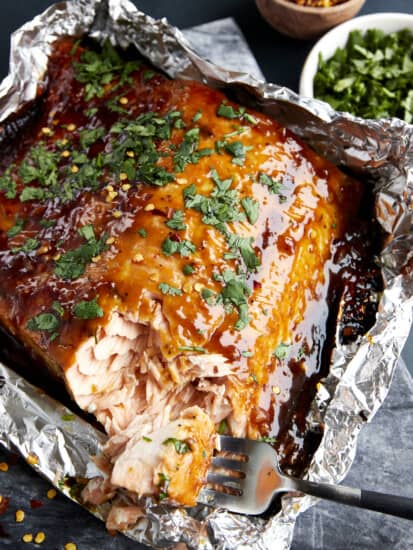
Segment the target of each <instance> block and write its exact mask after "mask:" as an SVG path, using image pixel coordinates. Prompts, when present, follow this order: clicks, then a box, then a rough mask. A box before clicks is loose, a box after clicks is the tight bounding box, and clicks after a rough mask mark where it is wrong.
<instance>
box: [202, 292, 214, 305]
mask: <svg viewBox="0 0 413 550" xmlns="http://www.w3.org/2000/svg"><path fill="white" fill-rule="evenodd" d="M201 296H202V298H203V299H204V300H205V301H206V303H207V304H210V305H212V303H213V297H214V296H215V293H214V292H212V290H210V289H209V288H203V289H202V290H201Z"/></svg>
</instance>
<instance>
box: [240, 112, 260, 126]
mask: <svg viewBox="0 0 413 550" xmlns="http://www.w3.org/2000/svg"><path fill="white" fill-rule="evenodd" d="M243 118H244V120H246V121H247V122H249V123H250V124H254V125H255V124H258V120H257V119H256V118H255V116H252V115H250V114H249V113H244V115H243Z"/></svg>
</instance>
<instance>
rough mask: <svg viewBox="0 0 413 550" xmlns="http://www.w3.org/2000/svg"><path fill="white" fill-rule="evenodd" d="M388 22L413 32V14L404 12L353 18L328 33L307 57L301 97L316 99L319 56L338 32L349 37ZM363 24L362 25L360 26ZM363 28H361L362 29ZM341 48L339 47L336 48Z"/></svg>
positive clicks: (302, 74) (303, 72) (381, 13)
mask: <svg viewBox="0 0 413 550" xmlns="http://www.w3.org/2000/svg"><path fill="white" fill-rule="evenodd" d="M383 20H385V21H386V22H400V25H401V26H400V29H402V28H403V24H406V26H408V27H409V28H411V30H412V31H413V14H410V13H404V12H378V13H370V14H367V15H360V16H359V17H353V18H352V19H349V20H348V21H345V22H344V23H341V24H340V25H337V27H334V28H333V29H331V30H330V31H328V32H327V33H326V34H324V35H323V36H322V37H321V38H320V39H319V40H317V42H316V43H315V44H314V46H313V47H312V48H311V50H310V52H309V54H308V55H307V57H306V59H305V61H304V64H303V68H302V69H301V74H300V81H299V86H298V90H299V91H298V93H299V94H300V95H301V96H305V97H310V98H314V88H313V83H314V76H315V73H316V72H317V67H318V55H319V53H320V52H322V51H323V46H324V45H325V44H328V43H329V42H330V41H331V39H332V38H334V37H333V35H334V34H335V33H337V31H344V32H345V31H347V35H348V34H349V33H350V31H353V30H357V29H359V30H361V31H366V30H367V29H368V28H373V24H374V23H375V22H378V21H383ZM366 22H369V23H371V25H370V24H369V25H368V27H367V26H363V23H366ZM360 24H361V25H360ZM360 26H361V28H360ZM390 32H396V31H389V33H390ZM338 47H339V46H338V45H337V46H336V48H338ZM314 59H315V60H316V69H315V71H314V70H313V68H314Z"/></svg>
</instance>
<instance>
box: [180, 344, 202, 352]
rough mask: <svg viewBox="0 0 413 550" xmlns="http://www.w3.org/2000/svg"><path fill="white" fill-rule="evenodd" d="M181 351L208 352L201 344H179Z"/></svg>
mask: <svg viewBox="0 0 413 550" xmlns="http://www.w3.org/2000/svg"><path fill="white" fill-rule="evenodd" d="M178 349H179V351H196V352H198V353H206V352H207V351H206V349H205V348H203V347H201V346H179V348H178Z"/></svg>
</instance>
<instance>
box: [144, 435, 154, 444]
mask: <svg viewBox="0 0 413 550" xmlns="http://www.w3.org/2000/svg"><path fill="white" fill-rule="evenodd" d="M142 439H143V440H144V441H146V442H147V443H150V442H151V441H152V439H151V438H150V437H147V436H146V435H143V436H142Z"/></svg>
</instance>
